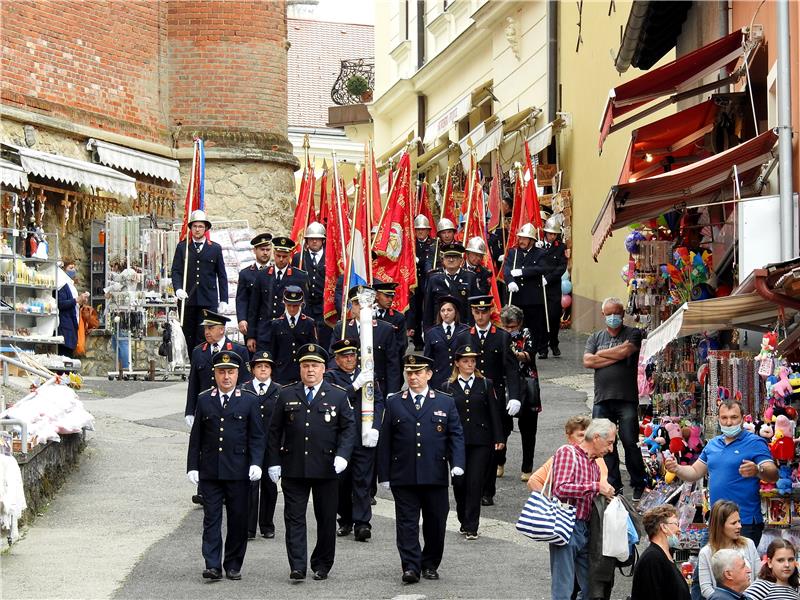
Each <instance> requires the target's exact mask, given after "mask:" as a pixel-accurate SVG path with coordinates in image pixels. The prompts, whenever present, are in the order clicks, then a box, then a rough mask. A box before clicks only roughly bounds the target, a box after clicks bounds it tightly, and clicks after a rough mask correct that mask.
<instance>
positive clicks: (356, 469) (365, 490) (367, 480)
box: [338, 446, 375, 529]
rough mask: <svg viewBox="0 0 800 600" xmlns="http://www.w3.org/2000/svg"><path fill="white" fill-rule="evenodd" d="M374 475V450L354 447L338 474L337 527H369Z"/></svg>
mask: <svg viewBox="0 0 800 600" xmlns="http://www.w3.org/2000/svg"><path fill="white" fill-rule="evenodd" d="M374 473H375V448H365V447H364V446H355V447H354V448H353V454H352V455H351V457H350V462H349V463H348V464H347V468H346V469H345V470H344V471H343V472H342V473H341V474H339V511H338V512H339V525H342V526H345V527H353V526H355V527H356V529H358V528H359V527H370V524H369V522H370V521H371V520H372V503H371V502H370V500H371V499H372V496H371V494H370V491H371V487H372V475H373V474H374Z"/></svg>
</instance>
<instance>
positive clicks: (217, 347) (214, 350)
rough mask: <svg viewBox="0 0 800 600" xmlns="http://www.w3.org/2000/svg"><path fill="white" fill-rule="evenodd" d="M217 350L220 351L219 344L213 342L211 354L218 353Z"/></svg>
mask: <svg viewBox="0 0 800 600" xmlns="http://www.w3.org/2000/svg"><path fill="white" fill-rule="evenodd" d="M217 352H219V346H218V345H217V344H212V346H211V354H216V353H217Z"/></svg>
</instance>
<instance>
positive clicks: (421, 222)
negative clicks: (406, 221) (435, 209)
mask: <svg viewBox="0 0 800 600" xmlns="http://www.w3.org/2000/svg"><path fill="white" fill-rule="evenodd" d="M430 228H431V222H430V221H429V220H428V217H426V216H425V215H417V216H416V217H414V229H430Z"/></svg>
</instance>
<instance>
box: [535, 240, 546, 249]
mask: <svg viewBox="0 0 800 600" xmlns="http://www.w3.org/2000/svg"><path fill="white" fill-rule="evenodd" d="M534 245H535V246H536V247H537V248H544V242H543V241H541V240H536V244H534Z"/></svg>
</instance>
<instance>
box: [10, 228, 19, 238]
mask: <svg viewBox="0 0 800 600" xmlns="http://www.w3.org/2000/svg"><path fill="white" fill-rule="evenodd" d="M11 236H12V237H19V229H12V230H11Z"/></svg>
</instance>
